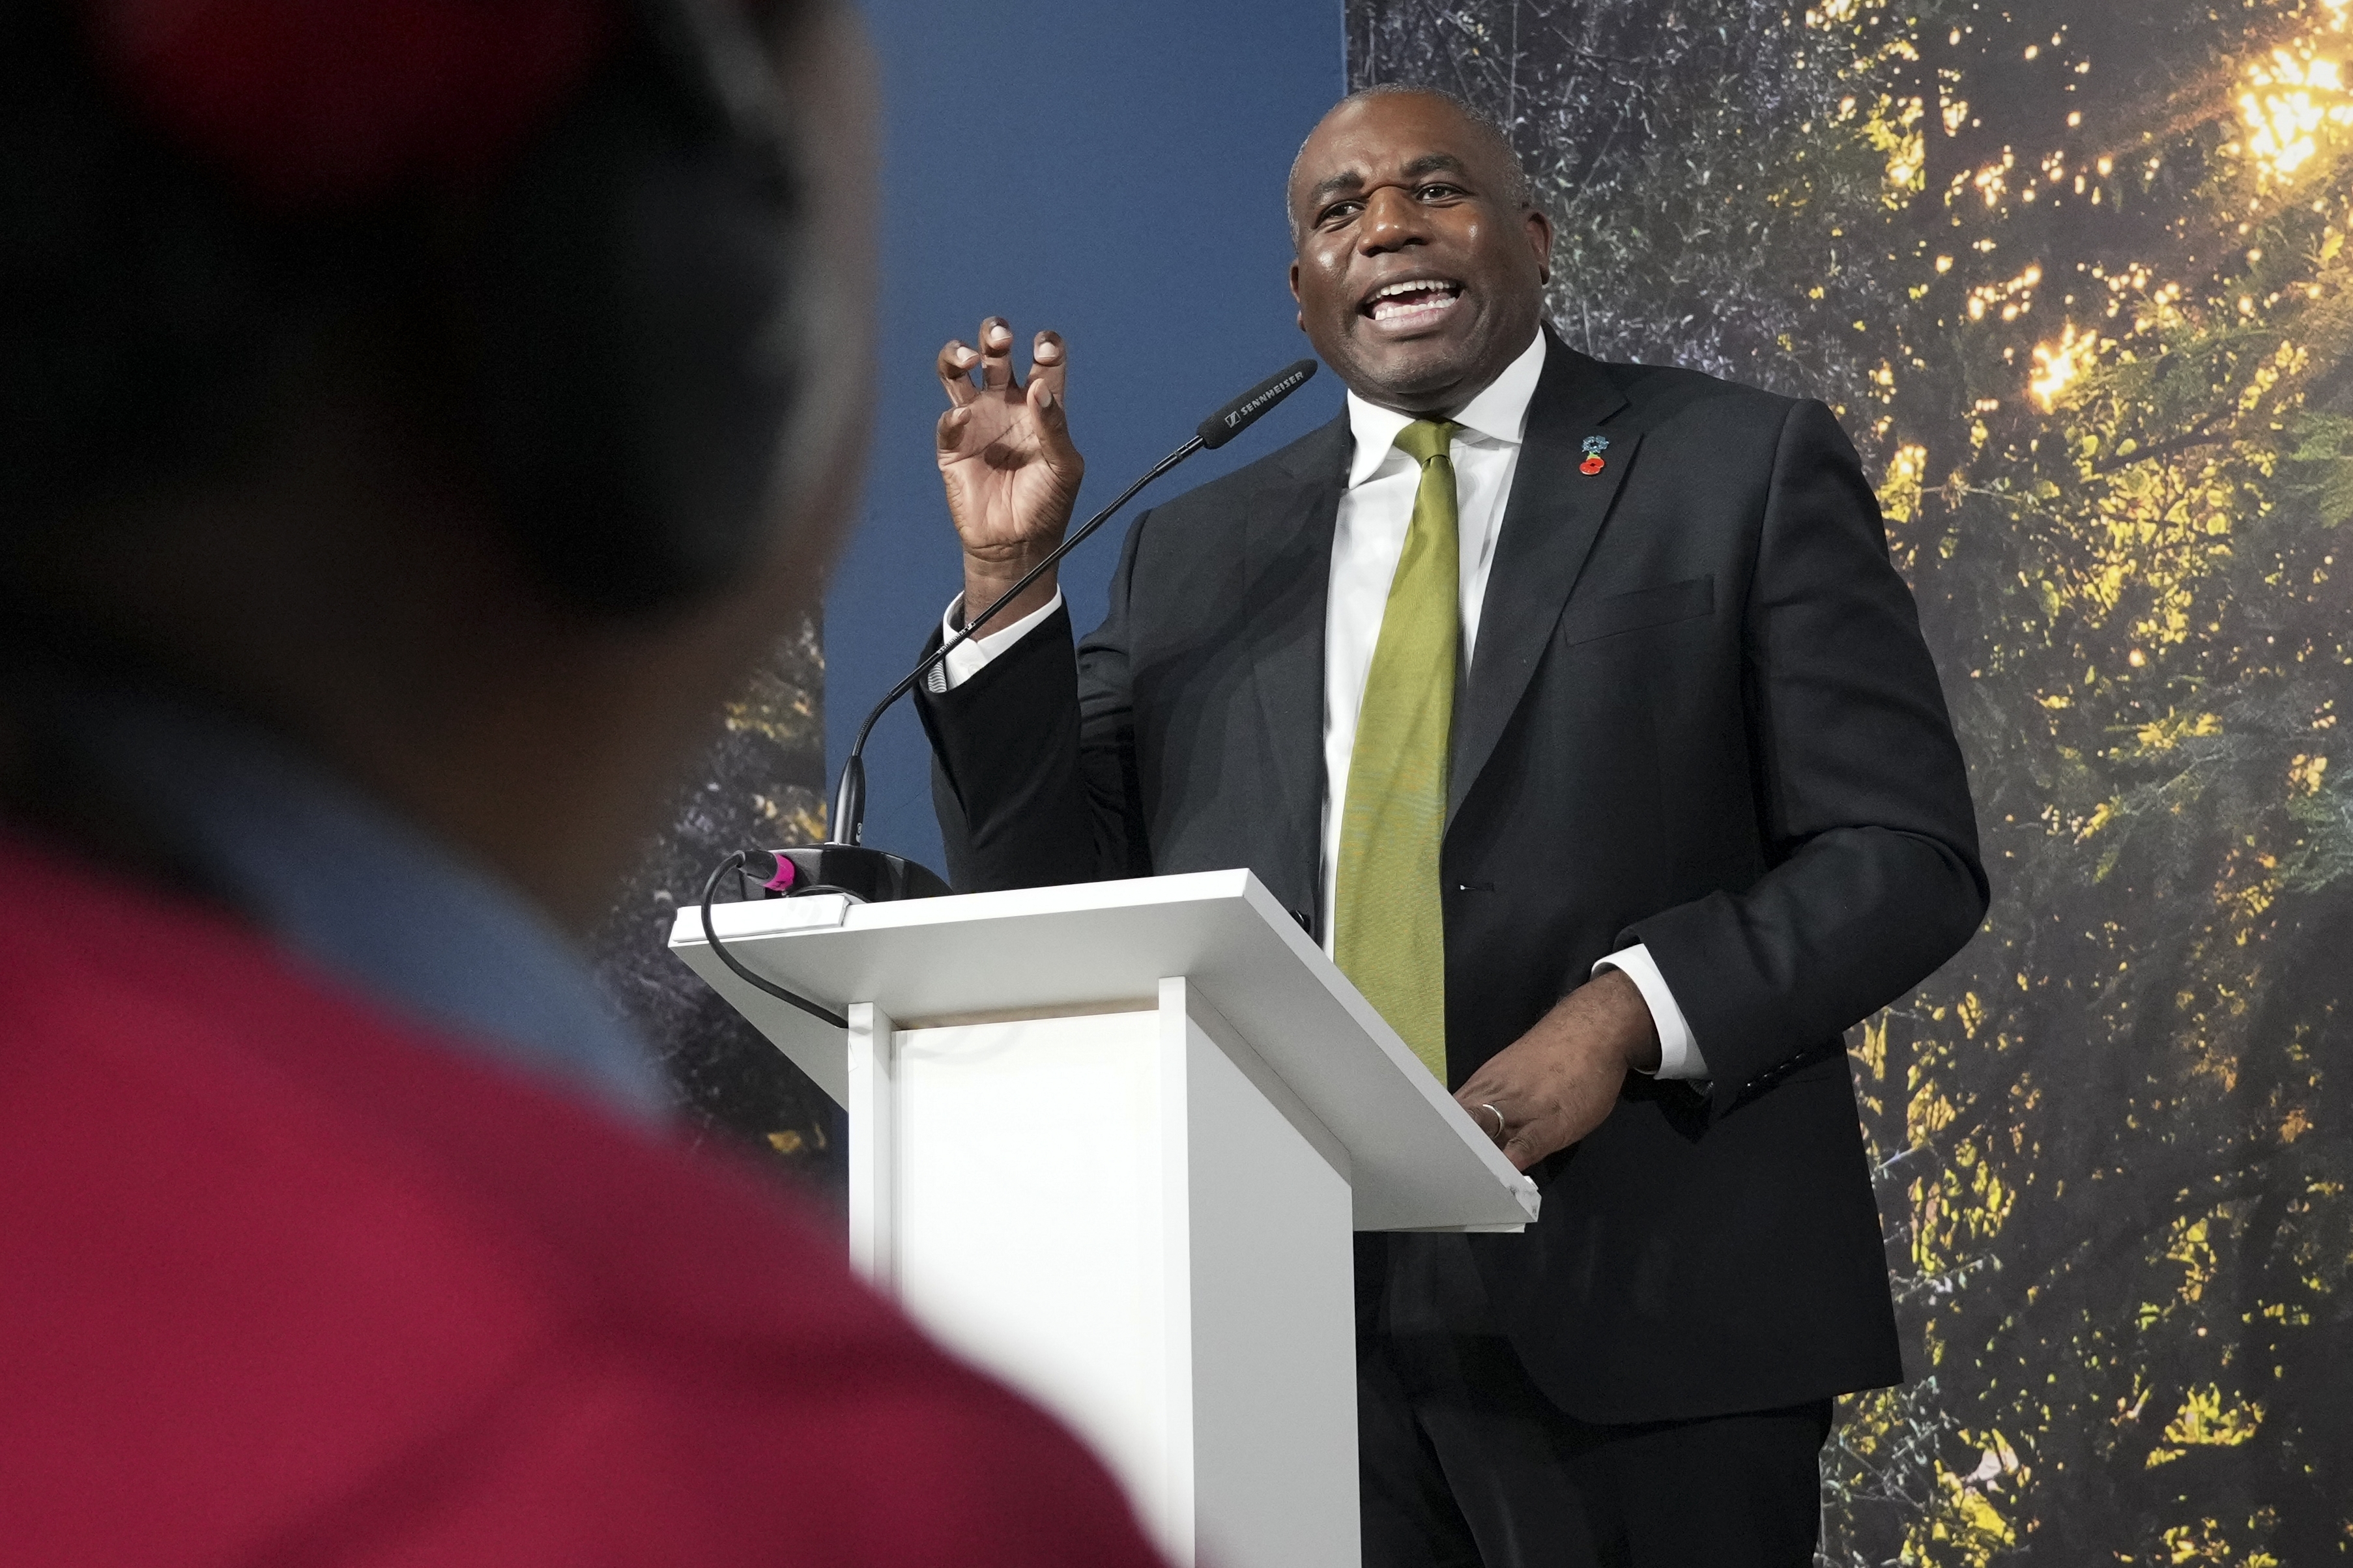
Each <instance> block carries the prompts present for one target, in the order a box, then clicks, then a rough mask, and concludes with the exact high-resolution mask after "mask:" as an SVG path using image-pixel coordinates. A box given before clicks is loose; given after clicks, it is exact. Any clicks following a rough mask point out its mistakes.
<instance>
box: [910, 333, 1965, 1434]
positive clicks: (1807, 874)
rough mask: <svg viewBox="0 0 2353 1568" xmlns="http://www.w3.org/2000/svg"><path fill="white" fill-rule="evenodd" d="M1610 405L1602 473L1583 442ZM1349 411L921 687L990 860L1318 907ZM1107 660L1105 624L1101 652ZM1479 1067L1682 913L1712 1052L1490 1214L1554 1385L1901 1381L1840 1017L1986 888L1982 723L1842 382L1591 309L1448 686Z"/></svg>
mask: <svg viewBox="0 0 2353 1568" xmlns="http://www.w3.org/2000/svg"><path fill="white" fill-rule="evenodd" d="M1588 436H1600V437H1605V438H1606V439H1607V440H1608V442H1609V447H1608V449H1607V453H1606V462H1605V466H1604V468H1603V469H1602V471H1601V472H1600V473H1599V474H1595V475H1586V474H1583V473H1580V472H1579V471H1578V463H1579V461H1580V459H1581V458H1582V457H1583V453H1582V451H1581V450H1580V446H1581V443H1582V442H1583V440H1584V438H1585V437H1588ZM1349 452H1350V436H1349V431H1348V426H1347V422H1346V420H1345V418H1343V419H1339V420H1335V422H1334V423H1332V424H1330V425H1327V426H1324V428H1322V429H1320V430H1317V431H1316V432H1314V434H1312V435H1310V436H1307V437H1303V439H1301V440H1299V441H1296V442H1294V443H1293V444H1292V445H1291V446H1289V447H1285V448H1283V449H1282V450H1281V451H1279V452H1276V453H1275V454H1273V455H1272V456H1271V457H1268V458H1262V459H1261V460H1260V461H1258V462H1256V463H1253V464H1251V465H1250V467H1248V468H1242V469H1240V470H1239V471H1237V472H1235V473H1232V474H1229V475H1228V476H1226V477H1225V478H1223V479H1218V480H1215V481H1214V482H1212V483H1209V484H1207V485H1204V486H1202V487H1201V488H1200V489H1196V490H1193V491H1191V492H1189V493H1188V494H1186V495H1184V496H1181V497H1179V498H1177V499H1176V500H1173V501H1170V502H1168V503H1167V504H1166V505H1165V506H1162V507H1159V508H1156V509H1155V510H1152V511H1150V512H1148V513H1146V514H1145V515H1144V516H1143V517H1140V518H1139V519H1137V521H1136V522H1135V524H1134V527H1133V528H1132V529H1131V530H1130V531H1129V533H1128V537H1127V543H1126V548H1125V551H1124V553H1123V555H1122V557H1121V560H1120V563H1119V568H1118V572H1117V574H1116V575H1115V576H1114V578H1113V583H1112V590H1111V612H1110V615H1109V616H1108V617H1107V618H1106V619H1105V620H1104V622H1103V626H1101V628H1100V629H1098V630H1097V631H1096V632H1095V633H1094V634H1093V635H1092V636H1091V637H1088V638H1086V640H1085V641H1084V642H1083V643H1081V644H1079V645H1078V646H1077V647H1076V648H1075V650H1074V648H1073V647H1072V643H1071V631H1070V624H1069V620H1068V618H1067V616H1056V617H1054V618H1053V619H1052V620H1051V621H1050V622H1049V623H1048V624H1047V625H1046V626H1041V627H1040V628H1039V630H1037V631H1036V632H1033V633H1032V634H1031V635H1030V636H1029V637H1026V638H1024V639H1023V640H1022V641H1021V642H1019V643H1018V644H1016V645H1015V646H1014V647H1012V648H1011V649H1008V651H1007V652H1006V653H1005V654H1004V655H1002V656H1000V657H999V658H997V659H996V660H995V661H993V662H992V663H990V664H989V665H988V666H987V668H985V669H984V670H982V671H981V672H980V673H979V674H978V675H976V677H975V678H974V679H971V680H970V681H968V682H966V683H965V684H964V685H962V686H959V687H957V688H956V689H954V690H952V691H948V692H944V693H923V694H922V697H921V711H922V713H923V721H924V723H925V725H926V726H927V728H928V729H929V731H930V733H931V736H932V740H933V743H934V752H935V756H936V759H937V763H938V767H937V773H936V778H935V790H934V795H935V798H936V800H937V803H938V805H939V810H940V818H941V824H942V827H943V829H944V834H945V837H946V842H947V849H948V858H949V864H950V868H951V872H952V876H953V879H954V880H955V884H956V885H957V886H958V887H960V888H966V889H977V888H999V887H1009V886H1025V885H1038V884H1043V883H1052V882H1062V881H1074V880H1081V879H1093V878H1103V877H1117V876H1127V875H1142V874H1146V873H1153V872H1177V871H1198V870H1208V869H1211V868H1227V867H1237V866H1247V867H1249V868H1250V869H1251V870H1253V871H1255V872H1256V873H1257V874H1258V876H1259V878H1260V879H1261V880H1262V881H1263V882H1265V883H1266V885H1267V886H1268V888H1270V889H1272V891H1273V892H1274V894H1275V895H1276V897H1278V898H1280V899H1282V900H1283V901H1284V902H1285V903H1286V904H1287V905H1288V906H1289V907H1290V908H1292V909H1293V910H1296V911H1300V912H1301V913H1302V914H1303V915H1308V914H1312V912H1313V911H1314V910H1315V909H1316V907H1317V903H1318V899H1317V889H1318V869H1319V868H1318V855H1319V851H1320V847H1321V832H1320V825H1321V811H1322V802H1323V796H1324V759H1323V701H1324V595H1325V589H1326V584H1327V580H1328V578H1329V575H1330V565H1331V555H1332V539H1333V529H1334V524H1335V517H1336V514H1337V510H1338V504H1339V499H1340V494H1341V489H1342V486H1343V483H1344V479H1345V473H1346V469H1347V464H1348V457H1349ZM1074 654H1075V657H1074ZM1442 875H1443V878H1444V882H1445V900H1446V976H1447V978H1446V987H1447V989H1446V1003H1447V1006H1446V1014H1447V1056H1448V1065H1449V1068H1450V1070H1451V1075H1452V1079H1453V1081H1454V1082H1455V1083H1460V1082H1461V1080H1462V1079H1463V1078H1464V1077H1465V1076H1467V1075H1468V1074H1469V1073H1470V1072H1471V1070H1472V1068H1475V1067H1477V1066H1478V1064H1479V1063H1481V1062H1482V1061H1483V1060H1485V1059H1486V1058H1488V1057H1490V1056H1492V1055H1493V1054H1494V1053H1495V1052H1496V1051H1497V1050H1499V1049H1501V1048H1502V1047H1504V1046H1506V1045H1509V1044H1510V1043H1511V1042H1512V1041H1513V1040H1514V1039H1516V1038H1517V1037H1519V1036H1520V1035H1521V1034H1522V1033H1523V1032H1525V1030H1526V1029H1527V1028H1528V1027H1529V1026H1531V1025H1532V1024H1534V1023H1535V1021H1536V1019H1537V1018H1538V1017H1539V1016H1542V1015H1543V1014H1544V1013H1545V1011H1546V1009H1547V1008H1549V1007H1550V1006H1551V1005H1553V1003H1554V1002H1555V1001H1556V1000H1557V999H1558V998H1559V997H1560V996H1561V995H1562V994H1564V993H1566V992H1567V991H1569V990H1571V989H1573V988H1574V987H1575V986H1577V984H1580V983H1582V982H1583V981H1584V980H1585V979H1586V978H1587V975H1588V971H1589V970H1590V969H1591V967H1592V965H1593V963H1594V961H1595V960H1596V959H1599V958H1600V957H1602V956H1603V955H1605V954H1607V953H1609V952H1613V951H1615V950H1616V949H1618V948H1620V947H1621V946H1624V945H1626V944H1628V943H1630V942H1643V943H1645V944H1647V945H1648V947H1649V949H1650V951H1651V955H1652V956H1653V957H1654V958H1655V959H1656V960H1657V962H1658V964H1659V968H1660V970H1661V971H1662V973H1663V974H1664V975H1665V977H1666V980H1667V983H1668V984H1669V986H1670V987H1671V988H1672V990H1673V992H1674V994H1675V998H1676V1001H1677V1002H1678V1003H1679V1004H1680V1005H1681V1006H1682V1007H1683V1013H1684V1015H1685V1016H1686V1017H1688V1019H1689V1020H1690V1022H1691V1026H1692V1029H1693V1032H1694V1036H1695V1037H1696V1038H1697V1040H1698V1042H1699V1046H1700V1049H1701V1051H1702V1053H1703V1054H1704V1056H1705V1058H1706V1059H1707V1063H1708V1066H1709V1068H1710V1069H1711V1070H1712V1071H1713V1072H1714V1073H1715V1080H1714V1087H1713V1089H1712V1091H1710V1092H1706V1093H1703V1092H1701V1091H1700V1090H1698V1089H1695V1088H1694V1087H1692V1086H1690V1085H1686V1084H1683V1083H1677V1082H1657V1081H1653V1080H1651V1079H1644V1078H1639V1077H1637V1078H1633V1079H1630V1080H1629V1082H1628V1085H1627V1088H1626V1091H1625V1094H1624V1096H1623V1097H1622V1098H1621V1099H1620V1101H1619V1104H1618V1106H1617V1108H1616V1110H1614V1111H1613V1112H1612V1113H1611V1115H1610V1116H1609V1120H1608V1121H1605V1122H1604V1123H1603V1124H1602V1126H1601V1127H1600V1128H1599V1129H1598V1130H1596V1131H1594V1132H1593V1134H1592V1135H1591V1136H1589V1137H1588V1138H1587V1139H1586V1140H1585V1141H1584V1142H1581V1143H1579V1144H1578V1145H1577V1146H1576V1147H1575V1148H1573V1149H1570V1150H1567V1151H1565V1152H1562V1153H1561V1154H1558V1155H1556V1156H1554V1157H1553V1158H1552V1159H1550V1160H1548V1161H1546V1162H1545V1163H1543V1164H1542V1165H1540V1166H1539V1167H1538V1168H1537V1169H1536V1171H1535V1176H1536V1177H1537V1179H1538V1181H1539V1183H1540V1184H1541V1185H1542V1188H1543V1192H1544V1211H1543V1215H1542V1218H1541V1220H1540V1221H1539V1223H1538V1224H1537V1225H1535V1226H1533V1227H1532V1228H1531V1229H1530V1230H1529V1232H1528V1233H1527V1234H1526V1235H1525V1236H1520V1237H1473V1238H1472V1242H1473V1248H1474V1253H1475V1255H1476V1256H1477V1257H1478V1258H1479V1266H1480V1270H1481V1273H1482V1276H1483V1277H1484V1279H1485V1281H1486V1284H1487V1289H1488V1294H1489V1296H1490V1298H1491V1300H1493V1303H1494V1307H1495V1310H1496V1311H1497V1312H1498V1314H1499V1316H1500V1319H1501V1322H1502V1325H1503V1326H1504V1329H1505V1331H1507V1332H1508V1333H1509V1334H1510V1336H1511V1338H1512V1341H1513V1342H1514V1344H1515V1345H1516V1346H1517V1348H1518V1350H1519V1352H1520V1356H1521V1359H1522V1360H1523V1361H1524V1363H1525V1364H1526V1366H1527V1368H1528V1370H1529V1372H1530V1373H1531V1374H1532V1375H1533V1376H1534V1377H1535V1380H1536V1382H1537V1383H1538V1384H1539V1385H1540V1386H1541V1387H1543V1388H1544V1390H1545V1391H1546V1394H1549V1395H1550V1396H1551V1397H1552V1398H1553V1399H1554V1400H1555V1401H1556V1402H1557V1403H1558V1404H1559V1405H1561V1406H1562V1408H1564V1409H1565V1410H1567V1411H1568V1412H1569V1413H1570V1414H1572V1415H1577V1416H1578V1417H1580V1418H1583V1419H1586V1420H1590V1421H1647V1420H1662V1419H1672V1418H1683V1417H1691V1416H1700V1415H1716V1414H1724V1413H1729V1412H1734V1411H1740V1410H1755V1409H1764V1408H1770V1407H1775V1406H1778V1405H1790V1404H1795V1403H1798V1402H1799V1401H1802V1400H1809V1399H1814V1398H1819V1397H1820V1396H1822V1395H1825V1394H1832V1393H1837V1392H1841V1391H1844V1390H1850V1389H1855V1388H1863V1387H1870V1386H1875V1385H1880V1384H1888V1383H1893V1382H1896V1381H1900V1379H1901V1377H1902V1366H1901V1363H1900V1360H1899V1357H1898V1353H1897V1348H1896V1339H1895V1331H1894V1317H1893V1313H1892V1311H1891V1309H1890V1306H1889V1300H1888V1293H1887V1278H1886V1263H1885V1256H1884V1251H1883V1246H1882V1242H1881V1237H1880V1228H1879V1215H1878V1213H1877V1210H1876V1208H1875V1206H1874V1205H1873V1197H1872V1191H1871V1184H1870V1180H1869V1173H1868V1170H1867V1166H1866V1162H1865V1157H1864V1153H1863V1148H1862V1138H1861V1133H1860V1130H1859V1127H1858V1123H1857V1117H1856V1112H1855V1106H1854V1099H1853V1091H1852V1085H1851V1083H1850V1081H1849V1079H1848V1076H1847V1066H1846V1060H1845V1056H1844V1052H1843V1050H1842V1049H1841V1034H1842V1031H1844V1030H1845V1029H1846V1028H1847V1027H1848V1026H1851V1025H1852V1024H1854V1023H1855V1022H1856V1021H1858V1020H1859V1019H1861V1018H1862V1017H1864V1016H1867V1015H1868V1014H1870V1013H1871V1012H1873V1010H1874V1009H1876V1008H1878V1007H1881V1006H1883V1005H1885V1004H1887V1003H1889V1002H1892V1001H1894V999H1895V998H1897V997H1898V996H1900V995H1902V994H1904V993H1905V991H1907V990H1909V989H1910V988H1911V987H1913V986H1914V985H1915V984H1918V983H1919V982H1920V981H1921V980H1922V979H1923V978H1925V977H1926V975H1927V974H1928V973H1930V972H1931V971H1932V970H1934V969H1935V968H1936V966H1937V965H1938V964H1939V963H1943V962H1944V961H1945V960H1946V959H1947V957H1949V956H1950V955H1951V954H1952V953H1953V952H1955V951H1956V950H1957V949H1958V948H1959V947H1960V945H1961V944H1962V943H1963V942H1966V941H1967V940H1968V936H1969V934H1970V932H1971V931H1972V930H1973V929H1974V928H1975V927H1976V925H1977V922H1978V919H1979V918H1980V917H1981V916H1982V915H1983V913H1984V911H1985V907H1986V881H1985V875H1984V872H1983V870H1982V868H1980V867H1979V865H1978V852H1977V829H1976V823H1975V819H1974V816H1973V815H1972V812H1971V808H1970V804H1969V795H1968V783H1967V780H1966V778H1965V776H1964V773H1963V769H1962V763H1961V756H1960V752H1959V750H1958V748H1957V745H1956V744H1955V742H1954V739H1953V733H1952V729H1951V725H1950V722H1949V721H1948V720H1947V716H1946V711H1945V705H1944V700H1943V697H1942V694H1941V693H1940V691H1939V689H1938V687H1937V682H1936V670H1935V669H1934V668H1932V667H1931V665H1930V663H1929V659H1928V654H1927V649H1926V646H1925V645H1924V644H1923V643H1922V641H1921V637H1920V630H1919V623H1918V618H1917V616H1916V614H1915V610H1914V607H1913V603H1912V598H1911V595H1910V593H1909V592H1908V591H1907V590H1906V588H1905V584H1904V582H1903V580H1902V579H1901V578H1900V577H1899V576H1897V574H1896V573H1895V571H1894V567H1893V566H1892V565H1891V564H1890V563H1889V561H1888V556H1887V546H1886V540H1885V535H1884V533H1883V529H1882V527H1881V522H1880V516H1879V510H1878V506H1877V504H1876V502H1875V501H1874V500H1873V496H1872V492H1871V489H1870V487H1869V486H1868V484H1867V483H1866V482H1865V481H1864V479H1863V476H1862V468H1861V465H1860V464H1859V462H1858V461H1857V459H1856V457H1855V453H1854V449H1853V447H1852V445H1851V444H1850V443H1849V442H1848V441H1847V439H1846V437H1845V436H1844V435H1843V433H1841V430H1840V429H1839V427H1838V425H1837V423H1836V421H1835V420H1834V419H1833V418H1832V417H1831V414H1830V412H1829V410H1828V409H1826V408H1824V407H1823V406H1822V405H1820V404H1819V403H1813V402H1796V401H1792V400H1790V399H1788V398H1784V397H1777V396H1773V395H1768V394H1766V393H1761V392H1757V391H1753V390H1750V389H1748V388H1745V387H1739V386H1734V385H1731V384H1726V383H1724V382H1721V381H1716V380H1715V379H1713V378H1711V377H1708V376H1704V375H1699V374H1693V373H1691V372H1687V371H1678V370H1667V369H1659V368H1654V367H1651V366H1644V365H1620V364H1603V363H1599V362H1597V361H1594V360H1591V359H1588V358H1587V357H1586V356H1584V355H1582V354H1578V353H1574V352H1572V351H1570V350H1568V349H1567V348H1565V347H1563V346H1562V345H1561V344H1560V343H1558V342H1553V343H1552V344H1551V345H1550V349H1549V352H1548V353H1547V356H1546V363H1545V370H1544V375H1543V379H1542V380H1541V382H1540V383H1539V384H1538V386H1537V389H1536V393H1535V400H1534V401H1533V403H1532V404H1531V405H1530V408H1529V413H1528V422H1527V431H1526V437H1525V446H1524V447H1523V448H1522V450H1521V454H1520V460H1519V467H1518V469H1517V471H1516V475H1515V478H1514V483H1513V487H1512V493H1511V497H1510V500H1509V501H1508V503H1507V504H1506V508H1505V511H1504V524H1503V530H1502V532H1501V535H1500V537H1499V539H1498V541H1497V543H1496V552H1495V561H1494V565H1493V575H1492V577H1491V579H1490V581H1489V584H1488V588H1487V597H1486V602H1485V605H1484V607H1483V609H1482V619H1481V622H1480V631H1479V641H1478V645H1477V647H1476V648H1475V649H1474V650H1473V659H1472V665H1471V668H1470V672H1469V676H1468V679H1467V681H1466V683H1465V686H1464V689H1463V690H1462V692H1461V695H1460V697H1459V699H1458V700H1457V704H1456V709H1455V719H1454V739H1453V756H1452V766H1451V789H1450V791H1449V810H1448V824H1447V831H1446V840H1445V847H1444V851H1443V857H1442Z"/></svg>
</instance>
